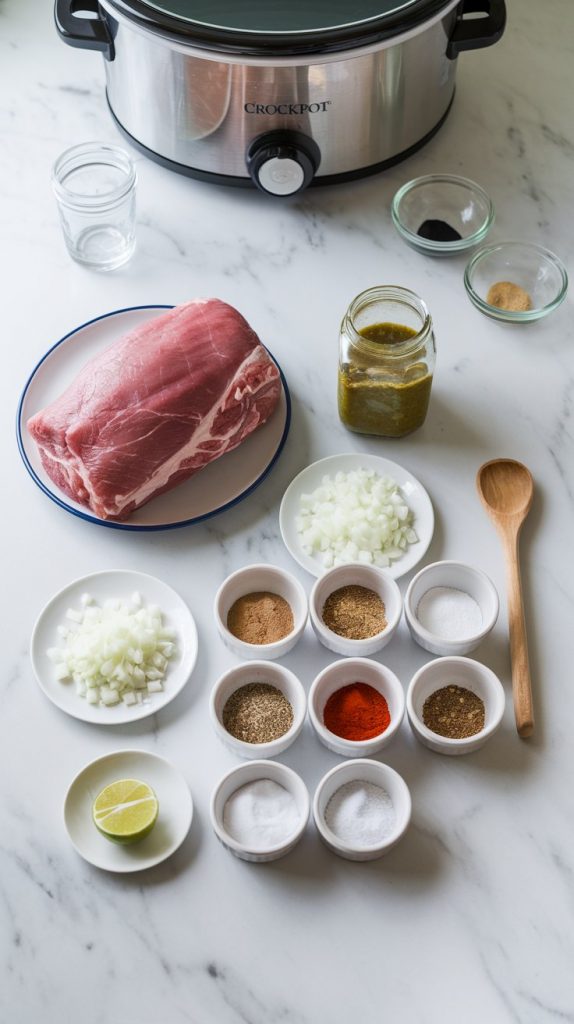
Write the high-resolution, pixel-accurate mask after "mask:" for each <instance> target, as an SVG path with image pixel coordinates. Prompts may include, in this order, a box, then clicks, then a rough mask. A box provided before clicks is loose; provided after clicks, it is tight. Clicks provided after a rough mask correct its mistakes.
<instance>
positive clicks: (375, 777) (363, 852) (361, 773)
mask: <svg viewBox="0 0 574 1024" xmlns="http://www.w3.org/2000/svg"><path fill="white" fill-rule="evenodd" d="M355 781H361V782H371V783H373V785H375V786H382V788H383V789H385V790H386V791H387V793H388V794H389V796H390V798H391V800H392V802H393V807H394V810H395V816H396V821H395V827H394V829H393V831H392V832H391V834H390V835H389V836H388V837H387V838H386V839H385V840H384V841H383V842H382V843H378V844H377V845H376V846H368V847H356V846H353V845H352V844H351V843H349V842H345V841H344V840H342V839H339V838H338V837H337V836H336V835H335V834H334V833H333V832H332V831H331V829H330V828H329V827H328V826H327V823H326V821H325V809H326V807H327V804H328V803H329V800H330V799H331V797H332V796H333V795H334V793H336V792H337V790H338V789H339V788H340V787H341V786H344V785H345V783H347V782H355ZM313 816H314V818H315V824H316V826H317V829H318V831H319V835H320V836H321V839H322V840H323V842H324V843H325V845H326V846H328V847H329V849H330V850H332V851H333V853H336V854H338V855H339V857H344V858H345V859H346V860H361V861H363V860H376V859H377V857H382V856H383V855H384V854H385V853H388V852H389V850H392V848H393V846H395V845H396V844H397V843H398V841H399V839H401V838H402V836H403V835H404V834H405V832H406V830H407V828H408V826H409V822H410V820H411V794H410V792H409V788H408V786H407V784H406V782H405V780H404V779H403V778H402V776H400V775H399V774H398V772H396V771H395V770H394V769H393V768H389V766H388V765H387V764H381V762H380V761H369V760H367V759H363V758H361V759H359V760H356V761H345V763H344V764H338V765H336V767H335V768H332V769H331V771H330V772H327V774H326V775H324V776H323V778H322V779H321V781H320V783H319V785H318V786H317V789H316V790H315V797H314V800H313Z"/></svg>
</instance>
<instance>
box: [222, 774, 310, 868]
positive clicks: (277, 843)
mask: <svg viewBox="0 0 574 1024" xmlns="http://www.w3.org/2000/svg"><path fill="white" fill-rule="evenodd" d="M309 809H310V800H309V793H308V790H307V787H306V785H305V783H304V782H303V779H302V778H301V777H300V776H299V775H297V772H294V771H293V769H292V768H288V767H287V766H286V765H284V764H280V763H279V762H278V761H265V760H263V761H250V762H249V763H248V764H242V765H240V766H239V767H238V768H232V770H231V771H230V772H228V773H227V775H224V776H223V778H222V779H221V780H220V781H219V783H218V784H217V786H216V787H215V789H214V791H213V794H212V797H211V807H210V815H211V824H212V826H213V830H214V832H215V834H216V836H217V838H218V839H219V840H220V842H221V843H222V844H223V846H225V847H226V848H227V849H228V850H230V852H231V853H233V854H235V856H236V857H239V858H240V859H241V860H248V861H253V862H254V863H262V862H264V861H270V860H278V859H279V857H284V856H285V854H287V853H290V851H291V850H292V849H293V847H294V846H296V845H297V843H298V842H299V840H300V839H301V836H302V835H303V833H304V831H305V827H306V825H307V821H308V820H309Z"/></svg>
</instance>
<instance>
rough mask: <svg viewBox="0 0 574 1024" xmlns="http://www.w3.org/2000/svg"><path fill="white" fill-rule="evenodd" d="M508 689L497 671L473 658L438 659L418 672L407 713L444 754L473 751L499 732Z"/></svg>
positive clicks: (415, 727) (418, 731)
mask: <svg viewBox="0 0 574 1024" xmlns="http://www.w3.org/2000/svg"><path fill="white" fill-rule="evenodd" d="M504 704H505V698H504V690H503V687H502V683H501V682H500V680H499V679H498V676H496V675H495V674H494V672H493V671H492V670H491V669H489V668H487V667H486V665H483V664H482V663H481V662H479V661H473V659H472V658H459V657H449V658H436V660H435V661H430V662H428V663H427V664H426V665H423V667H422V668H421V669H419V671H418V672H416V673H415V675H414V676H413V678H412V679H411V681H410V684H409V688H408V690H407V714H408V718H409V722H410V725H411V728H412V730H413V732H414V734H415V736H416V737H417V739H418V740H420V742H421V743H423V744H424V746H426V747H429V748H430V750H434V751H436V752H437V753H439V754H470V753H472V751H474V750H478V749H479V747H482V746H483V744H484V743H486V741H487V740H488V739H489V738H490V737H491V736H492V735H493V734H494V733H495V732H496V730H497V729H498V727H499V725H500V723H501V721H502V716H503V714H504Z"/></svg>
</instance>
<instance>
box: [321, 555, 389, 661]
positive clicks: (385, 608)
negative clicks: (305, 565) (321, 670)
mask: <svg viewBox="0 0 574 1024" xmlns="http://www.w3.org/2000/svg"><path fill="white" fill-rule="evenodd" d="M402 606H403V605H402V598H401V592H400V590H399V588H398V586H397V584H396V583H395V581H394V580H393V578H392V577H391V576H389V575H388V574H387V573H386V572H385V571H384V569H376V568H375V567H374V566H372V565H362V564H360V563H358V562H354V563H351V564H350V565H340V566H337V567H336V568H335V569H330V570H329V571H328V572H326V573H324V575H323V576H320V577H319V579H318V580H317V582H316V583H315V585H314V587H313V589H312V591H311V596H310V599H309V610H310V615H311V623H312V625H313V629H314V630H315V633H316V634H317V637H318V639H319V640H320V641H321V643H322V644H323V645H324V646H325V647H327V648H328V649H329V650H330V651H335V652H336V653H337V654H346V655H351V656H353V655H354V656H357V657H367V656H368V655H370V654H374V653H375V652H376V651H379V650H381V648H383V647H385V645H386V644H388V643H389V641H390V640H391V638H392V636H393V634H394V632H395V630H396V628H397V626H398V624H399V620H400V617H401V611H402Z"/></svg>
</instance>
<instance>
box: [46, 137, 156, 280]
mask: <svg viewBox="0 0 574 1024" xmlns="http://www.w3.org/2000/svg"><path fill="white" fill-rule="evenodd" d="M52 184H53V187H54V192H55V194H56V199H57V200H58V209H59V212H60V220H61V222H62V229H63V232H64V238H65V240H66V245H67V247H68V252H69V253H70V256H72V258H73V259H75V260H76V261H77V262H78V263H82V264H83V265H84V266H86V267H91V268H92V269H93V270H116V269H117V268H118V267H121V266H123V265H124V263H127V261H128V260H129V259H130V257H131V256H132V253H133V251H134V248H135V186H136V169H135V167H134V165H133V163H132V161H131V160H130V158H129V156H128V155H127V153H125V152H124V151H123V149H120V148H119V146H108V145H106V144H104V143H102V142H85V143H83V144H82V145H80V146H72V148H71V149H67V150H66V151H65V153H62V155H61V156H60V157H58V159H57V160H56V163H55V164H54V169H53V172H52Z"/></svg>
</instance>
